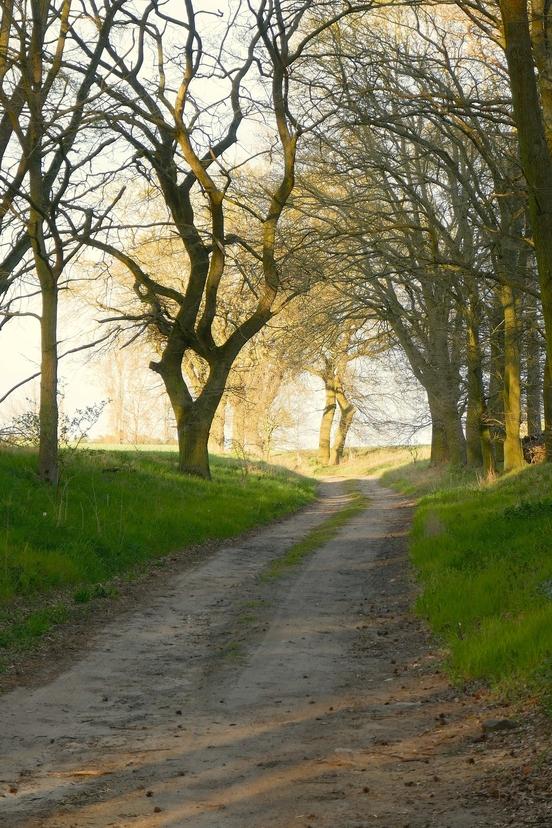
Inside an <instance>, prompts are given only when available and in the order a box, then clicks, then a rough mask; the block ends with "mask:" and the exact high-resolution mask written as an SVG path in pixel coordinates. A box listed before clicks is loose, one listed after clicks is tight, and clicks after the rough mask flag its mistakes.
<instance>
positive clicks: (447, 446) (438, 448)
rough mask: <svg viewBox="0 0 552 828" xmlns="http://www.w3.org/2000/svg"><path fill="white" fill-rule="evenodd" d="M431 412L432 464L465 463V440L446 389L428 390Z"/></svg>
mask: <svg viewBox="0 0 552 828" xmlns="http://www.w3.org/2000/svg"><path fill="white" fill-rule="evenodd" d="M428 402H429V410H430V413H431V456H430V461H431V463H432V464H434V465H439V464H441V463H451V464H452V465H453V466H463V465H465V463H466V440H465V437H464V432H463V430H462V422H461V420H460V416H459V414H458V409H457V407H456V404H455V402H454V400H453V399H452V398H451V397H450V394H449V393H448V392H447V389H441V390H440V391H434V390H432V391H428Z"/></svg>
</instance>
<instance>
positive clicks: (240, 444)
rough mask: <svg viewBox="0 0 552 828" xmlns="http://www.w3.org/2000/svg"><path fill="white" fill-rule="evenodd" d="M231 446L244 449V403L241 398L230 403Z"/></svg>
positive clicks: (240, 449)
mask: <svg viewBox="0 0 552 828" xmlns="http://www.w3.org/2000/svg"><path fill="white" fill-rule="evenodd" d="M232 447H233V448H234V449H238V450H239V451H242V450H244V449H245V404H244V402H243V400H240V401H239V402H234V403H233V405H232Z"/></svg>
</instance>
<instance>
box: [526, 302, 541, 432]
mask: <svg viewBox="0 0 552 828" xmlns="http://www.w3.org/2000/svg"><path fill="white" fill-rule="evenodd" d="M527 304H528V312H529V318H528V328H527V333H526V337H525V355H526V359H525V366H526V370H527V393H526V402H527V434H528V435H529V437H534V436H536V435H539V434H540V433H541V432H542V388H543V376H542V369H541V339H540V334H539V332H538V329H537V320H536V318H535V317H536V314H535V299H534V298H533V297H532V296H531V297H529V296H528V297H527Z"/></svg>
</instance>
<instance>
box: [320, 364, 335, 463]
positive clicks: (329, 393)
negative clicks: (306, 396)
mask: <svg viewBox="0 0 552 828" xmlns="http://www.w3.org/2000/svg"><path fill="white" fill-rule="evenodd" d="M325 386H326V389H325V390H326V403H325V406H324V411H323V412H322V420H321V422H320V434H319V438H318V460H319V462H320V463H321V464H322V465H323V466H327V465H328V464H329V462H330V445H331V439H332V426H333V421H334V416H335V408H336V390H335V383H334V379H333V377H332V378H331V379H330V378H329V377H328V378H326V379H325Z"/></svg>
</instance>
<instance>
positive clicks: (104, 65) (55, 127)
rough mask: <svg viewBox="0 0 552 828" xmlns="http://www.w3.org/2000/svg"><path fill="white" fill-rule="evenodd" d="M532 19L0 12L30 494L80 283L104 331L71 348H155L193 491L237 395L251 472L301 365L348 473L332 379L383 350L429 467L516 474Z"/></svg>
mask: <svg viewBox="0 0 552 828" xmlns="http://www.w3.org/2000/svg"><path fill="white" fill-rule="evenodd" d="M548 26H549V14H548V11H547V10H546V9H545V8H544V7H543V8H542V9H540V8H537V7H536V6H535V5H534V4H533V5H532V7H531V15H529V10H528V7H527V5H526V3H525V2H521V0H512V2H510V0H504V2H502V3H501V5H500V8H499V9H497V7H495V6H494V5H490V4H487V3H483V2H481V3H479V2H464V0H459V2H458V4H457V5H455V6H448V5H447V6H443V7H439V6H428V7H427V8H424V7H423V5H420V4H416V5H415V6H412V7H410V6H409V4H405V5H404V6H402V7H400V8H394V9H391V8H387V9H384V8H380V7H377V6H375V7H374V8H371V4H370V3H352V2H347V1H346V0H345V2H341V0H315V2H312V1H309V2H307V0H304V2H297V0H293V1H292V0H258V2H256V3H251V2H248V3H246V2H241V0H236V2H235V3H230V4H228V8H226V9H224V10H223V11H216V12H211V11H208V10H206V9H205V8H204V7H203V6H196V4H195V3H194V2H193V0H184V2H183V4H182V9H181V10H180V11H179V13H178V14H176V12H173V10H172V9H171V10H170V11H169V9H168V7H165V5H164V4H163V3H158V2H151V3H149V4H147V5H146V6H144V5H143V4H141V3H139V2H133V0H103V2H102V3H96V2H92V3H90V4H81V3H79V2H75V0H50V1H49V2H45V0H7V2H5V3H4V4H3V7H2V18H1V22H0V101H1V103H2V106H3V114H2V117H1V119H0V168H1V186H2V192H1V194H0V195H1V199H0V232H1V236H0V245H1V256H0V258H1V262H0V292H1V295H2V297H3V302H2V306H3V316H2V320H3V322H2V324H4V323H5V322H7V321H8V320H9V319H10V318H12V317H13V316H15V315H21V314H31V315H36V316H38V318H39V321H40V326H41V344H42V349H41V350H42V364H41V368H40V382H41V388H40V424H41V425H40V427H41V434H40V458H39V463H40V473H41V476H42V477H43V479H45V480H47V481H50V482H53V483H55V482H56V481H57V476H58V463H57V428H58V411H57V393H58V389H57V371H58V361H59V357H60V350H62V349H61V348H60V343H59V341H58V340H59V333H58V303H59V297H60V294H61V291H63V290H65V289H68V288H70V287H72V289H74V287H75V285H78V284H79V280H80V279H82V278H83V276H84V277H86V278H87V279H90V278H91V277H93V278H94V279H95V280H96V281H95V288H94V298H95V302H96V303H97V304H98V305H99V306H100V307H101V308H102V310H103V315H102V322H103V325H104V326H106V327H104V328H103V329H102V330H101V331H100V333H99V334H98V336H97V337H96V338H95V341H94V342H83V343H82V344H81V345H79V346H78V347H89V346H93V345H97V344H98V342H101V343H102V344H103V345H106V343H110V342H111V341H112V340H114V339H116V340H117V341H119V342H123V343H125V344H126V347H128V348H132V347H133V343H134V342H137V341H138V340H139V339H140V340H143V341H144V342H145V343H146V344H147V347H148V348H149V350H150V352H151V355H152V358H151V362H150V368H151V369H152V370H153V371H154V372H155V373H156V374H157V375H158V376H159V378H160V380H161V381H162V384H163V387H164V389H165V391H166V393H167V395H168V398H169V400H170V404H171V408H172V411H173V415H174V418H175V423H176V431H177V436H178V443H179V467H180V469H181V470H182V471H183V472H186V473H190V474H197V475H201V476H209V461H208V453H207V447H208V440H209V436H210V433H211V432H213V431H214V432H216V433H215V435H214V436H215V438H216V440H217V441H218V443H220V442H221V423H224V408H225V405H226V404H227V403H228V399H229V396H228V395H229V394H230V393H231V394H232V395H233V402H232V406H233V408H234V415H233V419H234V425H235V429H236V434H237V438H236V439H241V440H242V442H243V444H244V445H245V444H250V445H251V446H252V447H253V448H254V449H256V450H257V451H258V452H259V453H262V452H263V451H264V448H263V445H262V441H263V436H262V433H261V432H262V429H261V426H260V420H259V418H260V414H259V412H261V411H263V410H266V409H267V408H269V407H270V406H271V405H273V404H274V401H275V399H276V396H277V392H278V389H279V387H280V383H281V382H282V380H283V378H284V376H297V375H298V374H300V373H301V372H304V371H310V372H312V373H314V374H316V375H317V376H318V377H319V378H320V379H321V380H322V381H323V383H324V387H325V394H326V402H325V408H324V412H323V417H322V426H321V433H320V457H321V459H322V460H323V461H324V462H327V461H328V460H329V459H330V458H331V459H332V460H333V461H334V462H338V461H339V459H340V457H341V456H342V454H343V449H344V446H345V440H346V438H347V434H348V431H349V428H350V425H351V421H352V418H353V416H354V413H355V404H354V400H353V399H352V397H351V395H350V393H349V385H348V379H347V377H348V376H350V375H351V373H352V372H353V371H354V366H355V365H358V363H359V360H365V359H369V358H370V356H371V355H375V354H381V353H382V352H389V353H390V354H392V353H395V352H396V350H397V349H398V348H400V349H401V350H402V351H403V352H404V354H405V355H406V358H407V360H408V363H409V366H410V369H411V371H412V373H413V375H414V376H415V377H416V379H417V381H418V382H419V383H420V384H421V385H422V387H423V388H424V389H425V391H426V393H427V400H428V406H429V411H430V414H431V423H432V449H431V451H432V454H431V456H432V460H433V461H434V462H452V463H457V464H462V463H465V462H470V463H473V464H480V465H482V466H483V468H484V470H485V472H486V473H492V472H493V471H494V469H495V468H496V466H497V464H499V463H501V464H502V463H503V465H504V468H505V469H511V468H515V467H517V466H519V465H521V464H522V463H523V462H524V460H523V453H522V447H521V441H520V433H521V431H520V429H521V424H522V421H525V422H526V426H527V431H528V433H529V434H530V435H536V434H538V433H540V431H541V427H542V423H541V420H542V414H543V413H544V417H545V425H546V433H547V434H548V435H552V403H551V402H550V393H549V389H551V388H552V374H551V372H552V241H551V240H552V154H551V153H552V126H551V125H552V108H551V107H552V97H551V96H550V88H551V82H550V78H551V77H552V68H551V67H550V56H549V50H548V47H547V43H548ZM36 295H39V296H40V303H41V309H40V313H38V314H37V313H36V311H35V307H34V302H35V296H36ZM269 323H270V328H267V325H269ZM263 331H264V332H265V334H264V335H262V336H261V338H260V339H258V337H259V334H261V332H263ZM253 343H256V344H255V345H253ZM549 366H551V367H550V368H549ZM252 400H254V404H252V402H251V401H252ZM337 410H339V414H340V418H339V423H338V425H337V430H336V429H335V426H334V418H335V415H336V411H337ZM240 430H241V433H240ZM332 434H334V435H335V442H334V445H333V447H331V446H330V441H331V435H332ZM217 435H218V436H217ZM222 435H223V432H222ZM265 436H266V435H265ZM223 438H224V437H223V436H222V440H223ZM549 442H550V448H551V450H552V437H551V438H550V440H549Z"/></svg>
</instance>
